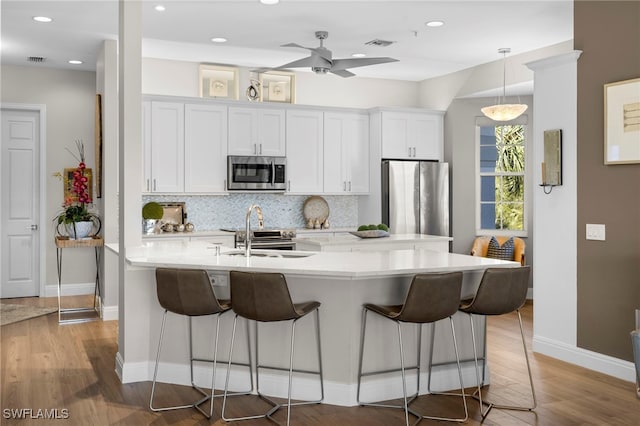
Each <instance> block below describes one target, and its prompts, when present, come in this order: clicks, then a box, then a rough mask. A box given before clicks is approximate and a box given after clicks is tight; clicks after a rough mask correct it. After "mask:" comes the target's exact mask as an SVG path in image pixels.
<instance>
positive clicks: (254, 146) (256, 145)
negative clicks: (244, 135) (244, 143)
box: [253, 143, 258, 155]
mask: <svg viewBox="0 0 640 426" xmlns="http://www.w3.org/2000/svg"><path fill="white" fill-rule="evenodd" d="M253 154H254V155H257V154H258V144H255V143H254V144H253Z"/></svg>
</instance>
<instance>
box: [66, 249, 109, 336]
mask: <svg viewBox="0 0 640 426" xmlns="http://www.w3.org/2000/svg"><path fill="white" fill-rule="evenodd" d="M55 241H56V261H57V262H56V263H57V266H58V323H60V324H62V323H80V322H87V321H95V320H99V319H100V298H101V294H100V250H101V249H102V247H104V239H103V238H102V237H92V238H87V239H82V240H72V239H68V238H62V237H56V239H55ZM84 247H93V248H94V250H95V254H96V283H95V287H94V290H93V307H77V308H63V307H62V302H61V293H62V249H64V248H84ZM85 313H86V314H88V313H91V315H90V316H87V315H80V316H76V314H85ZM67 314H72V316H73V317H72V318H63V316H64V315H67Z"/></svg>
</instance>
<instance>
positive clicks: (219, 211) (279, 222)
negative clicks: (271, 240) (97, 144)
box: [142, 193, 358, 231]
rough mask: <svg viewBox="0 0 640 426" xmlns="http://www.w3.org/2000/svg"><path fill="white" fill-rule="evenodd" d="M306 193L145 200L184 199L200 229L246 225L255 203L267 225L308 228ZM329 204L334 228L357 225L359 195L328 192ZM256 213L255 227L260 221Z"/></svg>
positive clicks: (148, 197)
mask: <svg viewBox="0 0 640 426" xmlns="http://www.w3.org/2000/svg"><path fill="white" fill-rule="evenodd" d="M307 198H308V196H306V195H284V194H268V193H255V194H254V193H236V194H229V195H220V196H215V195H143V197H142V203H143V204H144V203H146V202H148V201H158V202H177V201H180V202H184V203H185V206H186V210H187V221H188V222H191V223H193V224H194V226H195V229H196V230H197V231H212V230H215V229H221V228H244V226H245V215H246V213H247V209H248V208H249V206H250V205H251V204H257V205H259V206H260V207H261V208H262V214H263V216H264V226H265V228H304V227H305V225H306V224H305V221H304V217H303V215H302V206H303V204H304V201H305V200H306V199H307ZM323 198H324V199H325V200H326V201H327V204H328V205H329V223H330V226H331V228H349V227H355V226H357V222H358V197H357V196H355V195H334V196H330V195H326V196H323ZM256 223H257V222H256V219H255V214H253V215H252V221H251V224H252V226H255V224H256Z"/></svg>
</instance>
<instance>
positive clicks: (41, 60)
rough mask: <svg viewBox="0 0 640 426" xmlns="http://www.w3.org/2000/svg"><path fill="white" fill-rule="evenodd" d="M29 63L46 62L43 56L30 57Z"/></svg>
mask: <svg viewBox="0 0 640 426" xmlns="http://www.w3.org/2000/svg"><path fill="white" fill-rule="evenodd" d="M27 61H29V62H35V63H40V62H44V58H43V57H42V56H29V57H28V58H27Z"/></svg>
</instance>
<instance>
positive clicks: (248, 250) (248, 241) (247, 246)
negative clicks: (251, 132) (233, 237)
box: [244, 204, 264, 257]
mask: <svg viewBox="0 0 640 426" xmlns="http://www.w3.org/2000/svg"><path fill="white" fill-rule="evenodd" d="M254 210H255V211H256V214H257V215H258V229H262V228H264V220H263V219H262V209H261V208H260V206H258V205H255V204H251V206H249V210H247V217H246V227H245V234H246V237H245V240H244V255H245V257H249V256H251V212H252V211H254Z"/></svg>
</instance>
